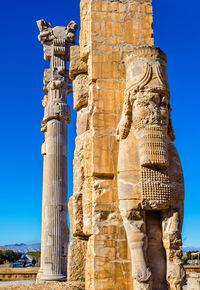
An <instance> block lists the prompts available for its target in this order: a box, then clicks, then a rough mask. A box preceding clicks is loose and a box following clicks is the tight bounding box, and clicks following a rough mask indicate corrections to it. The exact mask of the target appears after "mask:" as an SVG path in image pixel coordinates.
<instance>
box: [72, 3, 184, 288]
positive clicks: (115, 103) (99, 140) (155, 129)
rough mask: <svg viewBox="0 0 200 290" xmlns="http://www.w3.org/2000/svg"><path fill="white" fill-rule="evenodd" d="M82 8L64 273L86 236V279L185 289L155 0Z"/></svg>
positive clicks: (179, 198)
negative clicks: (156, 41) (69, 238)
mask: <svg viewBox="0 0 200 290" xmlns="http://www.w3.org/2000/svg"><path fill="white" fill-rule="evenodd" d="M80 8H81V31H80V48H79V47H77V46H75V47H71V49H70V59H71V63H70V78H71V80H73V88H74V109H75V110H77V138H76V149H75V154H74V192H73V197H72V198H71V199H70V204H69V208H70V223H71V232H72V236H73V240H72V242H71V244H70V247H69V253H68V257H69V259H68V273H72V272H73V268H72V265H73V263H70V259H71V258H70V257H73V252H75V251H76V250H75V249H76V247H77V251H78V247H79V243H81V241H82V240H84V241H85V243H87V251H83V252H82V254H81V255H83V261H85V265H84V266H85V277H84V278H85V286H86V289H95V290H100V289H107V290H108V289H110V290H111V289H120V290H123V289H124V290H131V289H137V290H139V289H140V290H142V289H160V290H161V289H162V290H164V289H171V290H175V289H181V288H182V285H183V283H184V279H185V278H184V277H185V273H184V270H183V267H182V265H181V245H182V241H181V228H182V220H183V200H184V182H183V173H182V168H181V164H180V160H179V157H178V153H177V151H176V149H175V147H174V145H173V141H174V139H175V136H174V132H173V127H172V122H171V118H170V112H171V107H170V104H169V102H170V91H169V85H168V80H167V59H166V55H165V54H164V53H163V52H162V51H161V50H160V49H159V48H156V47H154V46H153V45H154V40H153V30H152V22H153V17H152V1H151V0H146V1H143V0H130V1H113V0H99V1H97V0H81V3H80ZM75 241H76V242H75ZM76 243H77V246H76ZM79 260H80V259H79V258H78V259H77V261H79ZM81 266H82V264H81V263H80V267H81ZM68 278H69V279H70V280H73V279H75V278H73V275H71V277H70V276H69V275H68ZM167 287H168V288H167Z"/></svg>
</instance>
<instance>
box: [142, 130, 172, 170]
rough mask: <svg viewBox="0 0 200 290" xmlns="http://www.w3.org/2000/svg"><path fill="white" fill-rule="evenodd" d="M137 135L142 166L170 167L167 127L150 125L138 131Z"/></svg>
mask: <svg viewBox="0 0 200 290" xmlns="http://www.w3.org/2000/svg"><path fill="white" fill-rule="evenodd" d="M136 135H137V139H138V150H139V156H140V165H141V166H144V167H153V168H154V167H157V168H167V167H168V166H169V160H168V137H167V127H165V126H158V125H148V126H146V127H145V128H143V129H140V130H138V131H137V133H136Z"/></svg>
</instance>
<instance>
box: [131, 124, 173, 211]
mask: <svg viewBox="0 0 200 290" xmlns="http://www.w3.org/2000/svg"><path fill="white" fill-rule="evenodd" d="M135 134H136V136H137V139H138V150H139V158H140V159H139V160H140V166H141V181H142V200H141V206H142V208H143V209H165V208H168V206H169V203H170V197H171V187H170V181H169V174H168V166H169V160H168V136H167V126H161V125H147V126H145V127H143V128H140V129H139V130H136V132H135Z"/></svg>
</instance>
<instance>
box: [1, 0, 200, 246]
mask: <svg viewBox="0 0 200 290" xmlns="http://www.w3.org/2000/svg"><path fill="white" fill-rule="evenodd" d="M153 4H154V37H155V45H156V46H160V47H161V49H162V50H163V51H164V52H165V53H166V54H167V56H168V74H169V82H170V88H171V104H172V108H173V111H172V121H173V125H174V129H175V133H176V137H177V141H176V142H175V143H176V146H177V149H178V151H179V154H180V157H181V160H182V165H183V170H184V176H185V189H186V200H185V218H184V229H183V242H184V245H185V246H199V247H200V226H199V223H200V185H199V181H200V178H199V164H200V156H199V155H200V154H199V142H200V135H199V133H200V130H199V115H200V113H199V108H200V93H199V86H198V85H199V77H200V73H199V67H200V60H199V47H200V37H199V30H200V24H199V23H200V22H199V10H200V3H199V0H194V1H191V2H188V1H186V0H176V1H174V0H167V1H164V0H154V1H153ZM0 10H1V11H0V27H1V35H0V37H1V46H0V55H1V67H0V68H1V71H0V82H1V114H0V124H1V142H0V152H1V157H0V176H1V187H0V200H1V204H0V229H1V234H0V245H4V244H8V243H16V242H18V243H19V242H25V243H31V242H37V241H40V232H41V197H42V157H41V154H40V151H41V144H42V142H43V134H42V133H41V132H40V127H41V126H40V123H41V120H42V117H43V107H42V105H41V100H42V98H43V92H42V87H43V85H42V80H43V70H44V68H45V67H48V65H49V64H48V62H45V61H44V60H43V51H42V45H41V44H40V42H39V41H38V40H37V35H38V28H37V26H36V20H38V19H41V18H44V19H45V20H46V21H49V22H51V24H52V26H56V25H67V24H68V22H69V21H70V20H71V19H73V20H75V21H76V22H77V23H78V25H79V0H65V1H63V0H60V1H52V0H49V1H48V2H46V1H38V0H35V1H31V0H30V1H23V0H22V1H14V0H10V1H3V3H2V4H1V9H0ZM79 26H80V25H79ZM69 105H70V107H71V108H72V95H70V96H69ZM75 119H76V114H75V112H72V122H71V124H70V125H69V138H68V142H69V177H68V178H69V191H68V193H69V196H71V194H72V182H73V181H72V178H73V175H72V160H73V152H74V139H75V136H76V129H75V123H76V120H75Z"/></svg>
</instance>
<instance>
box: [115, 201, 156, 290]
mask: <svg viewBox="0 0 200 290" xmlns="http://www.w3.org/2000/svg"><path fill="white" fill-rule="evenodd" d="M119 207H120V212H121V215H122V218H123V223H124V227H125V230H126V234H127V240H128V245H129V249H130V252H131V258H132V276H133V279H134V289H137V290H143V289H151V285H150V284H151V282H150V277H151V272H150V270H149V268H148V267H147V264H146V257H145V244H146V241H145V240H146V234H145V220H144V216H142V214H141V212H140V211H138V210H135V209H133V207H132V200H121V201H120V202H119Z"/></svg>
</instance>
